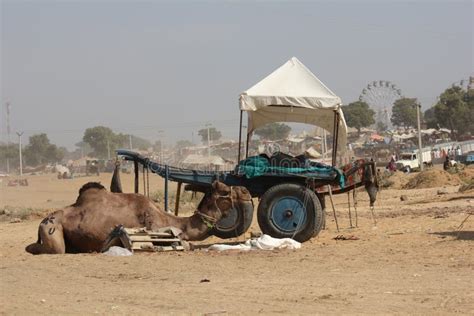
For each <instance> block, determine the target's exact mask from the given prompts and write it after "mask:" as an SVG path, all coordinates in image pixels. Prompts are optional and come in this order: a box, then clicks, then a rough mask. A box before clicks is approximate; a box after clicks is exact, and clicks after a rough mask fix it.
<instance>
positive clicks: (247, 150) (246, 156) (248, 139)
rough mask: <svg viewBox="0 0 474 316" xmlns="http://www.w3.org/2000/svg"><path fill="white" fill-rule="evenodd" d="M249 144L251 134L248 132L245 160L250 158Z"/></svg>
mask: <svg viewBox="0 0 474 316" xmlns="http://www.w3.org/2000/svg"><path fill="white" fill-rule="evenodd" d="M249 143H250V133H248V132H247V143H246V145H245V158H246V159H247V158H248V157H249Z"/></svg>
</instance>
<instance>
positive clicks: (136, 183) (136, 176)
mask: <svg viewBox="0 0 474 316" xmlns="http://www.w3.org/2000/svg"><path fill="white" fill-rule="evenodd" d="M133 167H134V170H135V193H138V162H137V161H134V162H133Z"/></svg>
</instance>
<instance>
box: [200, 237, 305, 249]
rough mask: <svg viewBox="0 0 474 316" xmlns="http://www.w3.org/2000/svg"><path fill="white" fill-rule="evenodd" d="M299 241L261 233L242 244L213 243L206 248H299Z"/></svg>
mask: <svg viewBox="0 0 474 316" xmlns="http://www.w3.org/2000/svg"><path fill="white" fill-rule="evenodd" d="M300 248H301V243H300V242H297V241H296V240H293V239H291V238H273V237H271V236H268V235H262V236H260V237H258V238H253V239H249V240H247V241H246V242H245V243H243V244H238V245H225V244H215V245H212V246H210V247H209V248H207V249H208V250H217V251H223V250H241V251H248V250H257V249H260V250H274V249H300Z"/></svg>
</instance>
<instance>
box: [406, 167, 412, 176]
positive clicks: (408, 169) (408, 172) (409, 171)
mask: <svg viewBox="0 0 474 316" xmlns="http://www.w3.org/2000/svg"><path fill="white" fill-rule="evenodd" d="M405 171H406V173H407V174H410V173H411V172H412V170H411V168H410V166H406V167H405Z"/></svg>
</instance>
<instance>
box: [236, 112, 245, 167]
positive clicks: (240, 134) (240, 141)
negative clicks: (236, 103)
mask: <svg viewBox="0 0 474 316" xmlns="http://www.w3.org/2000/svg"><path fill="white" fill-rule="evenodd" d="M243 113H244V111H242V110H240V123H239V154H238V156H237V163H239V161H240V153H241V150H242V116H243Z"/></svg>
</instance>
